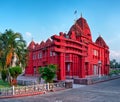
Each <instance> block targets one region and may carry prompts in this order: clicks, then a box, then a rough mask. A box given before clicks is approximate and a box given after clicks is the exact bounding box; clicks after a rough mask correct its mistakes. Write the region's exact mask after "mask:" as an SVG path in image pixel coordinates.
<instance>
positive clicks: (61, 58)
mask: <svg viewBox="0 0 120 102" xmlns="http://www.w3.org/2000/svg"><path fill="white" fill-rule="evenodd" d="M28 50H29V60H28V65H27V67H26V70H25V75H36V74H38V68H39V67H43V66H46V65H49V64H56V65H57V66H58V68H59V69H58V72H57V78H58V80H65V79H66V78H67V77H69V78H76V77H79V78H86V77H89V76H101V75H108V73H109V47H108V46H107V44H106V43H105V41H104V40H103V38H102V37H101V36H99V37H98V38H97V39H96V41H95V42H93V41H92V36H91V31H90V28H89V26H88V24H87V21H86V20H85V19H84V18H83V17H80V18H79V19H78V20H76V22H75V24H74V25H72V27H71V28H70V30H69V32H68V33H67V34H65V33H63V32H60V33H59V35H53V36H51V39H48V40H47V41H46V42H44V41H42V42H41V43H40V44H38V43H35V42H34V41H32V42H31V43H30V44H29V46H28Z"/></svg>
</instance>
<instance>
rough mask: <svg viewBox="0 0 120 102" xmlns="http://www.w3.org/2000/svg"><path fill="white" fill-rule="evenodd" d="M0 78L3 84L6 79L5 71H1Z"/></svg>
mask: <svg viewBox="0 0 120 102" xmlns="http://www.w3.org/2000/svg"><path fill="white" fill-rule="evenodd" d="M1 77H2V80H3V81H4V82H5V80H6V78H7V70H5V69H4V70H2V71H1Z"/></svg>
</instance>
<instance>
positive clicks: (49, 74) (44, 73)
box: [39, 64, 57, 83]
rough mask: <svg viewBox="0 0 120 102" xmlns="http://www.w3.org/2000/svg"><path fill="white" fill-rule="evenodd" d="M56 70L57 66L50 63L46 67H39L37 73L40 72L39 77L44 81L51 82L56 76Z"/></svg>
mask: <svg viewBox="0 0 120 102" xmlns="http://www.w3.org/2000/svg"><path fill="white" fill-rule="evenodd" d="M56 72H57V66H56V65H53V64H50V65H48V66H46V67H40V68H39V73H40V74H41V77H42V78H43V79H44V80H45V81H46V82H49V83H51V82H53V79H54V78H55V76H56Z"/></svg>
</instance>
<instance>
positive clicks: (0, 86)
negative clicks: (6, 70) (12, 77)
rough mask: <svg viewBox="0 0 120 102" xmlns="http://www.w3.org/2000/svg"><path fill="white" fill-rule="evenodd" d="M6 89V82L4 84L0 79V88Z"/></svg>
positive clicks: (7, 85) (7, 84)
mask: <svg viewBox="0 0 120 102" xmlns="http://www.w3.org/2000/svg"><path fill="white" fill-rule="evenodd" d="M6 87H10V85H9V83H8V82H4V81H2V80H1V79H0V88H6Z"/></svg>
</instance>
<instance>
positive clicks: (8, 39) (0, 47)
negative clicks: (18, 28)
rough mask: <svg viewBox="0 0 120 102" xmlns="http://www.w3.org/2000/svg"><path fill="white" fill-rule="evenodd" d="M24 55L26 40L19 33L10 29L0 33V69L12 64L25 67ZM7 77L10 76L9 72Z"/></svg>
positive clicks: (25, 52)
mask: <svg viewBox="0 0 120 102" xmlns="http://www.w3.org/2000/svg"><path fill="white" fill-rule="evenodd" d="M26 56H27V47H26V42H25V40H23V37H22V35H21V34H20V33H18V32H16V33H15V32H13V31H12V30H6V31H5V32H4V33H0V63H1V64H0V65H1V66H0V67H2V69H8V68H9V67H12V66H13V65H14V66H15V65H21V67H25V66H26V60H27V59H26V58H27V57H26ZM15 59H16V61H15ZM8 77H9V78H10V74H9V73H8ZM9 78H8V79H9Z"/></svg>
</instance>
